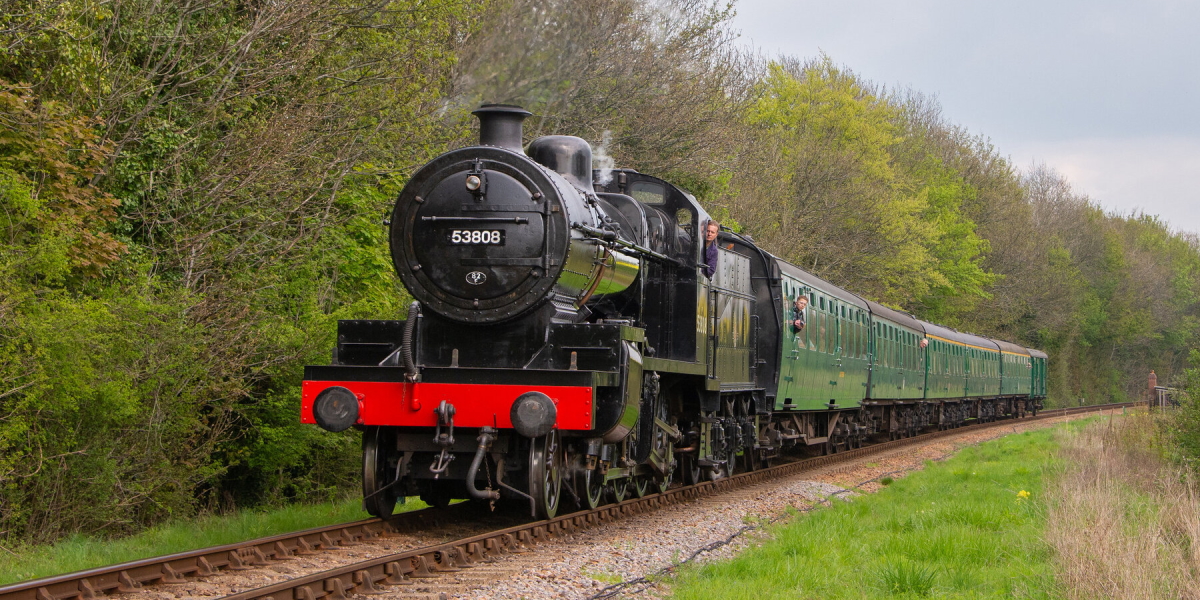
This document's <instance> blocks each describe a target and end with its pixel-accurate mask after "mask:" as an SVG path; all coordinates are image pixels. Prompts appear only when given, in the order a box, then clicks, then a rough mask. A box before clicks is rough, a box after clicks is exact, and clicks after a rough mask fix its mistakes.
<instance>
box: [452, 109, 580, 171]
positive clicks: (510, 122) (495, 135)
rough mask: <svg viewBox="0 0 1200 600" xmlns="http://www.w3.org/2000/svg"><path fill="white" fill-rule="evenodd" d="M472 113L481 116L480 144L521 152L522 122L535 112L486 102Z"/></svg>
mask: <svg viewBox="0 0 1200 600" xmlns="http://www.w3.org/2000/svg"><path fill="white" fill-rule="evenodd" d="M471 114H473V115H475V116H476V117H479V145H481V146H499V147H501V148H508V149H509V150H513V151H515V152H521V147H522V146H523V145H524V139H523V136H524V133H523V132H522V130H521V122H522V121H524V120H525V117H528V116H529V115H531V114H533V113H531V112H529V111H527V110H525V109H523V108H521V107H520V106H512V105H509V104H484V105H483V106H480V107H479V108H478V109H476V110H474V111H472V112H471ZM588 168H589V169H590V168H591V167H590V166H589V167H588Z"/></svg>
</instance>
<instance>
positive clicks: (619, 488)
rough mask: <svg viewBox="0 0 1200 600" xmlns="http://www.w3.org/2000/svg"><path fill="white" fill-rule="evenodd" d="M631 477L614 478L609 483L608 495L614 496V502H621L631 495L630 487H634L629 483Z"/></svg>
mask: <svg viewBox="0 0 1200 600" xmlns="http://www.w3.org/2000/svg"><path fill="white" fill-rule="evenodd" d="M629 479H630V478H629V477H622V478H620V479H614V480H612V483H610V484H609V485H608V495H609V496H611V497H612V501H613V502H621V501H623V500H625V498H627V497H629V488H631V487H633V486H631V485H629Z"/></svg>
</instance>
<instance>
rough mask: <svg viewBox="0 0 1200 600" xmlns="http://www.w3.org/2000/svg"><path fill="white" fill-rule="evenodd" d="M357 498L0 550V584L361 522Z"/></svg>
mask: <svg viewBox="0 0 1200 600" xmlns="http://www.w3.org/2000/svg"><path fill="white" fill-rule="evenodd" d="M425 507H426V504H425V503H424V502H421V501H420V500H419V499H417V498H409V499H408V502H406V503H405V504H397V505H396V512H404V511H410V510H417V509H421V508H425ZM369 516H370V515H368V514H367V513H366V512H364V511H363V509H362V498H360V497H357V496H356V497H353V498H347V499H346V500H342V501H338V502H326V503H322V504H297V505H292V506H287V507H284V508H280V509H277V510H271V511H250V510H248V511H241V512H237V513H235V514H232V515H210V516H205V517H201V518H199V519H195V520H189V521H179V522H175V523H168V524H166V525H161V526H159V527H154V528H152V529H148V530H146V531H144V532H142V533H139V534H137V535H134V536H130V537H127V538H120V539H115V540H106V539H98V538H89V537H85V536H75V537H72V538H69V539H67V540H65V541H63V542H60V543H57V544H54V545H52V546H30V547H26V548H12V549H10V548H3V549H0V585H4V584H8V583H16V582H19V581H26V580H29V579H39V578H42V577H49V576H51V575H58V574H61V573H71V572H74V571H80V570H83V569H91V568H95V567H103V566H106V565H113V564H117V563H122V562H127V561H131V560H138V559H142V558H150V557H153V556H162V555H164V554H173V553H176V552H186V551H188V550H196V549H199V548H207V547H209V546H220V545H223V544H233V543H236V542H243V541H246V540H252V539H255V538H260V537H266V536H270V535H277V534H281V533H290V532H293V531H299V530H302V529H310V528H313V527H321V526H323V525H332V524H335V523H345V522H348V521H357V520H359V519H366V518H368V517H369Z"/></svg>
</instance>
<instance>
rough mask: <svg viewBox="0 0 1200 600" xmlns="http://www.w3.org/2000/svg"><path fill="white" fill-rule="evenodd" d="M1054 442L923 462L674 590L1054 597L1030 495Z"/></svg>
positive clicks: (687, 573)
mask: <svg viewBox="0 0 1200 600" xmlns="http://www.w3.org/2000/svg"><path fill="white" fill-rule="evenodd" d="M1081 423H1082V422H1081V421H1078V422H1074V423H1072V424H1071V427H1072V429H1074V428H1077V427H1079V426H1080V424H1081ZM1057 449H1058V445H1057V443H1056V442H1055V438H1054V434H1053V430H1051V429H1046V430H1041V431H1036V432H1029V433H1023V434H1019V435H1013V436H1009V437H1005V438H1001V439H999V440H995V441H992V442H988V443H986V444H983V445H980V446H975V447H969V448H966V449H964V450H962V451H961V452H960V453H958V454H957V455H956V456H954V457H953V458H951V459H950V460H947V461H945V462H943V463H936V464H935V463H926V468H925V469H924V470H923V471H918V472H915V473H912V474H910V475H908V476H907V477H905V478H903V479H898V480H895V481H894V482H892V483H891V485H889V486H887V487H886V488H883V489H881V490H880V491H879V492H877V493H875V494H869V495H865V496H861V497H858V498H855V499H854V500H853V501H850V502H837V503H835V506H834V507H832V508H829V509H822V510H818V511H816V512H813V513H808V514H805V515H799V516H796V517H794V518H791V519H790V520H789V521H787V522H786V523H784V524H781V525H777V526H775V527H773V528H772V529H771V530H770V531H771V534H772V536H771V539H770V540H768V541H767V542H764V544H763V545H761V546H759V547H756V548H752V549H750V550H747V551H746V552H745V553H743V554H742V555H740V556H739V557H738V558H736V559H734V560H732V561H728V562H721V563H714V564H710V565H705V566H692V567H688V568H685V569H683V570H682V571H681V574H680V575H679V576H678V577H677V578H676V580H675V582H674V595H675V598H677V599H681V600H683V599H691V598H754V599H758V598H788V599H806V598H814V599H815V598H820V599H825V600H834V599H850V598H853V599H863V598H927V597H929V598H1058V597H1059V594H1058V592H1057V591H1056V590H1057V585H1056V581H1055V574H1054V565H1053V562H1052V556H1053V555H1052V552H1051V549H1050V548H1049V547H1048V546H1047V545H1046V544H1045V543H1044V542H1043V537H1042V531H1043V527H1044V524H1045V511H1044V509H1043V505H1042V503H1041V502H1042V501H1041V498H1042V489H1043V486H1042V479H1043V477H1044V476H1045V475H1046V474H1047V472H1048V469H1049V468H1050V466H1051V464H1052V462H1053V461H1054V460H1055V456H1056V452H1057ZM1022 491H1025V492H1027V493H1028V495H1027V496H1025V495H1023V494H1021V492H1022Z"/></svg>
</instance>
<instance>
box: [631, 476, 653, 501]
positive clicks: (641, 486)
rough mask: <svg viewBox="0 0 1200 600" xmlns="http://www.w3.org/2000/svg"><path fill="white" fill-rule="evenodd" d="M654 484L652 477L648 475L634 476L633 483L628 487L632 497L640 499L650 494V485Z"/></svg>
mask: <svg viewBox="0 0 1200 600" xmlns="http://www.w3.org/2000/svg"><path fill="white" fill-rule="evenodd" d="M651 483H654V477H652V476H650V475H634V476H633V483H632V484H631V485H630V486H629V487H630V488H632V489H633V495H634V496H635V497H637V498H641V497H643V496H645V495H646V494H648V493H649V492H650V484H651Z"/></svg>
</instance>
